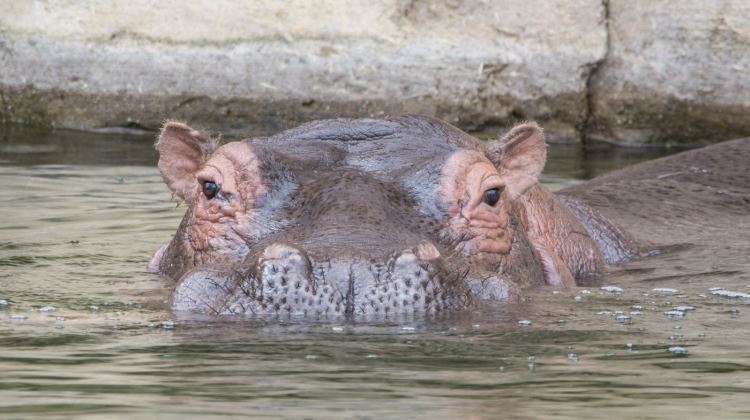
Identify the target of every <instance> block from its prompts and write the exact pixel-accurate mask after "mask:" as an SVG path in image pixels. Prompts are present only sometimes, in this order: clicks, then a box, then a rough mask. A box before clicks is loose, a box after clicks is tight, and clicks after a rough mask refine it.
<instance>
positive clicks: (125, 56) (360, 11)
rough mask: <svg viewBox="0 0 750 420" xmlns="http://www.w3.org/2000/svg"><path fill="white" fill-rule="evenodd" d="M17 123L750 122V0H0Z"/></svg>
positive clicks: (577, 132)
mask: <svg viewBox="0 0 750 420" xmlns="http://www.w3.org/2000/svg"><path fill="white" fill-rule="evenodd" d="M0 10H3V13H2V14H0V122H3V121H4V122H20V123H27V124H34V125H41V126H58V127H67V128H77V129H97V128H105V127H123V126H125V127H142V128H147V129H155V128H157V127H159V126H160V125H161V123H162V121H164V120H165V119H167V118H177V119H184V120H189V121H190V122H191V123H192V124H195V125H198V126H202V127H204V128H206V129H209V130H214V131H222V132H225V133H229V134H230V135H231V134H238V135H239V134H243V135H249V134H263V133H269V132H275V131H278V130H281V129H284V128H288V127H290V126H294V125H297V124H299V123H301V122H304V121H308V120H311V119H317V118H327V117H333V116H357V117H361V116H378V115H383V114H400V113H416V114H425V115H430V116H437V117H440V118H443V119H445V120H447V121H449V122H452V123H454V124H457V125H459V126H460V127H461V128H464V129H469V130H472V129H495V128H498V127H507V126H509V125H510V124H512V123H514V122H518V121H519V120H524V119H536V120H538V121H540V123H541V124H543V126H544V127H545V128H546V131H547V134H548V136H549V137H550V138H551V140H553V141H554V140H556V139H578V138H585V139H587V140H601V141H608V142H614V143H618V144H624V145H637V144H643V143H665V142H666V143H670V142H679V143H695V142H713V141H719V140H725V139H728V138H733V137H741V136H746V135H750V118H749V117H750V89H748V87H749V86H750V54H748V51H750V19H748V17H747V16H750V2H747V1H745V0H722V1H718V0H717V1H710V2H705V1H699V0H685V1H683V2H680V4H679V6H677V5H675V3H674V2H668V1H665V0H656V1H654V0H603V1H602V0H574V1H565V0H550V1H545V0H528V1H524V2H518V1H511V0H497V1H489V0H466V1H458V0H431V1H428V0H372V1H366V0H338V1H337V0H290V1H273V0H259V1H245V2H236V1H230V0H213V1H208V0H204V1H192V2H179V1H176V0H162V1H152V0H128V1H124V0H115V1H107V2H104V1H83V0H79V1H76V0H56V1H52V0H35V1H31V0H30V1H17V0H0Z"/></svg>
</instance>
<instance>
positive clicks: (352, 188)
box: [150, 117, 747, 316]
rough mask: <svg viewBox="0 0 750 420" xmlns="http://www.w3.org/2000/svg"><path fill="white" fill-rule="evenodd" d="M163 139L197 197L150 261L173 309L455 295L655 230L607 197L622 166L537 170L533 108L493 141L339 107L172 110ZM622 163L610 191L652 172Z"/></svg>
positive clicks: (440, 299) (298, 309)
mask: <svg viewBox="0 0 750 420" xmlns="http://www.w3.org/2000/svg"><path fill="white" fill-rule="evenodd" d="M743 146H745V148H746V145H743ZM156 148H157V150H158V151H159V154H160V160H159V169H160V171H161V173H162V175H163V177H164V179H165V182H166V183H167V185H168V186H169V187H170V189H171V190H172V191H173V193H174V194H175V195H176V196H177V197H178V198H179V199H180V200H182V201H184V202H185V203H186V204H187V206H188V210H187V212H186V215H185V218H184V219H183V222H182V224H181V226H180V227H179V229H178V231H177V234H176V235H175V237H174V238H173V239H172V241H171V242H169V243H168V244H166V245H165V246H163V247H162V248H161V249H160V250H159V251H158V252H157V254H156V255H155V256H154V259H153V260H152V262H151V264H150V269H151V270H152V271H155V272H159V273H162V274H165V275H167V276H168V277H171V278H172V279H174V280H175V281H176V282H177V283H176V286H175V291H174V294H173V298H172V302H173V308H174V309H175V310H189V311H197V312H201V313H214V314H238V313H239V314H291V315H304V316H317V315H344V316H369V315H392V314H404V313H407V314H422V313H424V314H432V313H438V312H445V311H452V310H460V309H464V308H467V307H470V306H471V305H472V304H473V303H475V302H476V301H478V300H507V299H513V298H516V297H518V296H519V294H520V292H521V291H522V290H523V289H525V288H528V287H532V286H540V285H559V286H570V285H574V284H576V283H577V282H578V283H580V282H583V281H587V280H589V279H591V278H593V277H596V276H598V275H601V274H602V273H603V272H604V271H605V270H606V266H607V263H609V264H617V263H620V262H622V261H625V260H628V259H630V258H633V257H634V256H636V255H638V254H639V252H640V247H639V245H640V244H645V243H647V242H646V239H649V238H647V236H648V235H640V233H641V232H639V231H637V229H636V230H635V233H636V235H635V238H636V239H633V237H631V236H630V234H629V230H630V229H629V227H630V226H629V225H630V224H631V223H633V222H634V220H633V217H632V216H629V215H627V214H626V215H625V217H619V216H620V215H621V214H623V213H627V212H620V213H618V212H617V211H613V210H612V208H613V207H616V206H629V204H626V203H622V202H615V203H613V202H612V200H614V199H613V196H612V195H611V194H612V189H611V188H612V186H611V185H610V184H611V183H613V182H616V179H618V178H616V177H617V176H619V175H615V178H612V177H611V176H610V177H604V178H602V179H601V180H595V181H592V182H591V183H590V185H591V189H590V190H589V189H587V188H586V187H585V186H577V187H574V188H570V189H568V190H565V191H563V192H562V193H561V194H559V195H558V194H552V193H550V192H549V191H548V190H547V189H546V188H545V187H543V186H542V185H540V184H539V183H538V181H537V177H538V175H539V174H540V173H541V171H542V168H543V166H544V162H545V159H546V145H545V144H544V139H543V136H542V132H541V130H540V129H539V128H538V127H537V126H536V125H534V124H523V125H519V126H517V127H514V128H513V129H512V130H511V131H510V132H509V133H508V134H506V135H505V136H504V137H503V138H502V139H500V140H498V141H496V142H491V143H486V142H481V141H479V140H477V139H476V138H474V137H471V136H469V135H468V134H466V133H464V132H462V131H460V130H458V129H456V128H455V127H452V126H450V125H448V124H446V123H443V122H441V121H438V120H434V119H429V118H422V117H397V118H387V119H361V120H352V119H336V120H324V121H316V122H313V123H309V124H306V125H303V126H301V127H298V128H295V129H292V130H288V131H285V132H282V133H279V134H278V135H275V136H272V137H269V138H256V139H248V140H243V141H239V142H232V143H228V144H226V145H223V146H219V145H218V144H217V143H216V142H214V141H212V140H210V139H208V138H207V137H205V136H204V135H203V134H202V133H200V132H198V131H196V130H193V129H191V128H190V127H188V126H186V125H184V124H180V123H169V124H167V125H166V126H165V128H164V129H163V130H162V133H161V135H160V138H159V141H158V142H157V144H156ZM675 165H676V166H675V168H673V169H674V172H675V173H678V172H679V173H681V171H688V172H690V169H689V168H688V169H685V168H682V167H680V166H679V164H675ZM654 171H656V169H654ZM636 172H637V171H636ZM654 173H655V172H654ZM625 174H626V175H625V176H626V177H629V178H627V179H624V180H623V181H622V182H625V183H626V184H627V192H625V191H624V190H623V191H619V192H617V193H616V194H615V196H614V197H615V198H616V197H620V196H623V197H627V196H628V194H630V195H633V196H635V195H637V191H636V189H637V188H640V187H643V185H641V184H640V183H641V182H643V183H646V184H648V181H649V180H650V179H651V178H652V176H651V175H648V174H647V175H644V176H642V177H636V176H635V175H634V174H633V175H628V173H627V172H626V173H625ZM661 175H663V174H661V173H659V174H657V175H656V176H657V177H658V176H661ZM677 176H679V175H674V174H672V175H668V176H663V177H662V178H660V179H661V180H663V179H666V178H674V177H677ZM745 180H746V178H745ZM644 185H645V184H644ZM616 187H617V186H616ZM600 188H601V190H600ZM604 190H609V191H610V192H609V193H607V192H605V191H604ZM744 193H745V194H746V191H745V192H744ZM608 194H610V195H608ZM618 194H623V195H618ZM745 197H747V195H745ZM651 199H652V200H653V199H655V197H651ZM654 210H656V208H654ZM658 220H659V219H656V220H655V221H653V222H652V223H658ZM626 232H628V233H626Z"/></svg>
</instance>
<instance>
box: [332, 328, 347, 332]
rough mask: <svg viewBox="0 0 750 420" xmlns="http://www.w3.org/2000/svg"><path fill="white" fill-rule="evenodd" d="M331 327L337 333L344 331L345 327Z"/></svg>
mask: <svg viewBox="0 0 750 420" xmlns="http://www.w3.org/2000/svg"><path fill="white" fill-rule="evenodd" d="M331 329H332V330H333V332H337V333H339V332H342V331H344V327H332V328H331Z"/></svg>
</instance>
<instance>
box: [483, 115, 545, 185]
mask: <svg viewBox="0 0 750 420" xmlns="http://www.w3.org/2000/svg"><path fill="white" fill-rule="evenodd" d="M487 156H488V157H489V158H490V160H491V161H492V163H493V164H494V165H495V167H496V168H497V170H498V172H499V173H500V176H501V177H502V178H503V179H504V180H505V182H506V185H507V187H506V188H507V189H508V192H509V193H510V197H511V199H516V198H518V197H519V196H521V195H522V194H523V193H524V192H526V190H528V189H529V188H531V187H532V186H533V185H535V184H536V183H537V182H538V179H539V175H540V174H541V173H542V170H543V169H544V163H545V162H546V160H547V144H546V143H545V142H544V134H543V133H542V129H541V128H540V127H539V126H538V125H537V124H536V123H534V122H528V123H524V124H519V125H517V126H515V127H513V128H512V129H511V130H510V131H509V132H508V133H507V134H505V135H504V136H503V137H502V138H501V139H500V140H498V141H497V142H495V143H494V144H492V145H491V146H490V147H489V148H488V149H487Z"/></svg>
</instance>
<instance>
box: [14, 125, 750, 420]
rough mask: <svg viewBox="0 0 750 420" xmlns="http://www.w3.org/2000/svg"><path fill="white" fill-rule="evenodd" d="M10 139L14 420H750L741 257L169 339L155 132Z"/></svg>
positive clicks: (570, 151)
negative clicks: (244, 419)
mask: <svg viewBox="0 0 750 420" xmlns="http://www.w3.org/2000/svg"><path fill="white" fill-rule="evenodd" d="M1 138H2V141H1V142H0V194H2V197H4V200H2V201H0V348H1V349H2V350H1V351H0V371H2V378H3V379H2V381H0V413H2V415H3V417H4V418H5V417H8V418H15V417H18V418H33V417H39V418H42V417H44V418H48V417H50V416H51V415H60V416H67V417H76V418H78V417H84V416H91V417H102V418H111V417H124V416H128V417H132V418H137V417H143V418H150V417H152V416H153V413H155V412H159V413H163V415H167V416H169V417H176V416H179V415H184V414H190V415H195V416H201V417H205V416H209V415H216V416H219V415H223V416H226V415H251V416H263V415H268V416H280V415H282V416H289V417H302V416H309V417H326V418H327V417H352V415H369V416H371V417H382V416H389V417H403V416H404V414H405V413H408V415H409V416H412V417H425V418H434V417H451V418H456V417H477V418H482V417H497V416H503V417H511V418H539V417H564V418H599V417H601V416H602V413H606V415H607V416H613V417H614V418H619V417H639V418H642V417H650V416H651V417H664V416H667V415H668V416H669V417H678V416H681V415H682V416H685V417H689V418H695V417H743V416H747V415H748V409H747V408H746V402H745V396H746V395H747V392H748V391H750V383H749V382H748V379H747V378H748V370H750V363H748V362H747V361H748V356H750V354H749V353H750V351H748V350H747V346H746V343H747V340H748V339H749V338H750V337H748V335H749V332H748V328H747V327H746V321H745V318H746V317H747V314H746V312H748V310H749V309H748V306H747V301H746V300H745V299H742V298H735V299H732V298H729V297H723V296H720V295H714V294H711V292H710V291H709V290H708V288H709V287H712V286H716V287H722V288H724V289H725V290H731V291H737V292H745V293H747V292H750V288H748V284H750V281H749V280H750V270H748V263H747V262H744V264H745V265H744V266H742V262H737V261H734V262H733V265H732V267H735V268H733V269H732V270H722V269H714V268H712V266H713V265H714V263H712V262H710V261H703V262H701V261H689V262H688V261H684V257H683V259H682V260H681V259H680V257H681V255H683V253H685V252H688V251H690V250H689V249H688V250H685V249H675V250H673V252H670V253H668V254H666V255H662V256H659V257H655V258H651V259H647V260H643V261H639V262H637V263H633V264H631V265H628V266H627V267H623V268H622V269H619V270H618V271H616V272H614V273H613V274H612V275H611V276H610V277H609V278H608V279H606V280H605V283H606V282H609V283H611V284H616V285H617V286H619V287H621V288H622V289H623V291H622V292H619V291H618V290H617V289H608V290H611V291H610V292H606V291H604V290H601V289H599V288H588V289H585V288H577V289H571V290H554V289H543V290H539V291H537V292H534V293H533V294H532V295H531V296H529V298H528V299H527V300H526V302H524V303H522V304H518V305H508V306H505V307H502V308H486V309H483V310H478V311H476V312H475V313H471V314H464V315H460V316H458V315H456V316H450V317H445V318H441V319H431V320H420V319H394V320H389V321H387V322H385V321H380V322H373V323H357V324H350V323H347V322H345V321H343V320H340V319H322V320H294V319H265V320H257V319H256V320H253V319H234V318H226V319H187V318H185V319H182V318H180V319H177V320H175V324H174V325H173V324H171V323H169V322H164V321H168V320H173V319H174V317H173V315H172V314H170V313H168V312H167V311H166V310H165V307H166V299H167V294H168V285H166V284H164V283H163V282H162V281H161V280H160V279H159V278H157V277H154V276H152V275H149V274H147V273H146V272H145V269H144V268H145V266H146V263H147V262H148V259H149V258H150V256H151V253H152V252H153V251H154V250H155V249H157V248H158V246H159V245H160V244H161V243H162V242H164V241H165V240H166V239H168V238H169V237H170V235H172V234H173V233H174V231H175V229H176V226H177V223H178V222H179V219H180V218H181V216H182V213H183V211H184V209H183V208H175V206H174V205H173V204H170V201H169V198H170V197H169V194H168V192H167V190H166V188H165V187H164V186H163V184H162V182H161V180H160V178H159V176H158V173H157V171H156V169H155V166H154V164H155V156H154V153H153V151H152V148H151V136H132V135H110V134H108V135H102V134H98V135H94V134H84V133H74V132H52V133H49V132H43V131H28V130H20V129H13V130H6V131H5V132H4V135H3V136H2V137H1ZM654 152H655V153H656V154H661V153H663V151H654ZM612 156H615V155H614V154H612V153H611V152H601V154H594V155H592V156H589V157H588V160H586V161H582V160H581V159H582V156H581V154H580V153H579V152H577V149H576V148H573V147H568V146H565V147H562V146H555V147H553V148H552V149H551V153H550V163H549V165H548V170H547V172H546V175H545V178H544V180H545V182H548V183H551V184H553V185H554V186H562V185H568V184H570V183H573V182H577V180H579V179H584V178H588V177H591V176H593V175H595V174H597V173H600V172H602V171H606V170H609V169H612V168H614V167H617V166H620V165H622V164H626V163H632V161H634V160H639V159H644V158H649V157H653V156H654V155H653V154H651V155H649V154H644V152H643V151H639V152H638V153H636V152H629V153H625V154H621V155H620V156H619V157H617V158H616V159H612ZM735 240H737V239H735ZM691 255H703V254H700V253H698V254H696V253H695V252H694V253H693V254H691ZM686 265H689V266H690V267H693V269H694V270H693V271H692V272H694V273H699V274H700V275H697V274H693V275H690V276H685V275H683V274H681V273H684V272H685V270H683V268H684V267H685V266H686ZM701 266H703V267H705V270H703V271H701V272H699V271H698V270H695V268H697V267H701ZM737 267H739V268H737ZM743 267H744V268H743ZM654 289H661V290H656V291H655V290H654ZM669 289H673V290H669ZM519 320H529V321H530V324H529V325H523V324H519V322H518V321H519ZM675 347H680V348H683V349H686V350H687V353H681V352H680V351H679V350H677V349H674V348H675ZM670 348H672V351H670V350H669V349H670Z"/></svg>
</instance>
